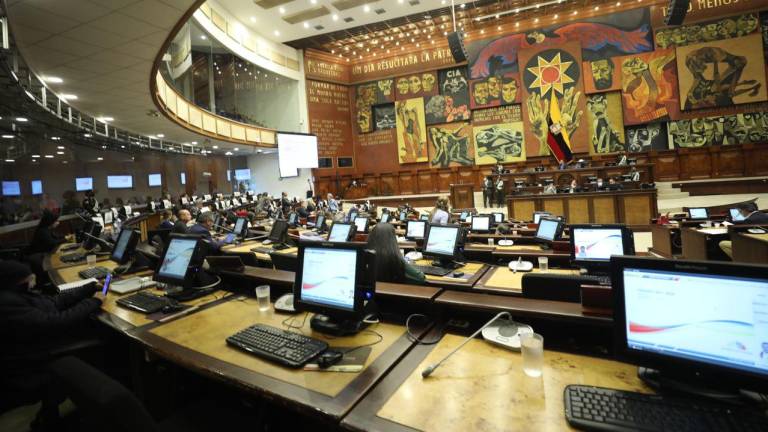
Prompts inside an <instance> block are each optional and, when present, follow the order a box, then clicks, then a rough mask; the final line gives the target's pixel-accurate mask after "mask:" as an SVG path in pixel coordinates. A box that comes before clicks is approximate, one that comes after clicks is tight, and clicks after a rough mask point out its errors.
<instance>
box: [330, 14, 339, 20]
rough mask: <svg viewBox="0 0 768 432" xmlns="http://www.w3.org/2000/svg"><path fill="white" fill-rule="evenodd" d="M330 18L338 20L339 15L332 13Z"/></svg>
mask: <svg viewBox="0 0 768 432" xmlns="http://www.w3.org/2000/svg"><path fill="white" fill-rule="evenodd" d="M331 18H332V19H333V20H334V21H338V20H339V16H338V15H336V14H333V16H332V17H331Z"/></svg>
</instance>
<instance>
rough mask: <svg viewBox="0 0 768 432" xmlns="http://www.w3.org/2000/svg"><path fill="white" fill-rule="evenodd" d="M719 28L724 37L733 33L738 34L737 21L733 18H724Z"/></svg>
mask: <svg viewBox="0 0 768 432" xmlns="http://www.w3.org/2000/svg"><path fill="white" fill-rule="evenodd" d="M718 30H719V33H720V37H722V38H723V39H725V38H729V37H731V36H732V35H735V34H736V21H734V20H732V19H724V20H722V21H720V25H719V28H718Z"/></svg>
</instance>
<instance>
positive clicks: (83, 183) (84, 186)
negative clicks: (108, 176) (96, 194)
mask: <svg viewBox="0 0 768 432" xmlns="http://www.w3.org/2000/svg"><path fill="white" fill-rule="evenodd" d="M75 190H76V191H78V192H82V191H89V190H93V177H77V178H76V179H75Z"/></svg>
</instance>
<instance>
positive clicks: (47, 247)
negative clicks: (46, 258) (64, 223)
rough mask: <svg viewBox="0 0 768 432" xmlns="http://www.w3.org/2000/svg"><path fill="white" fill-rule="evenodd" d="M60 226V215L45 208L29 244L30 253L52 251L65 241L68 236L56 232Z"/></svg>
mask: <svg viewBox="0 0 768 432" xmlns="http://www.w3.org/2000/svg"><path fill="white" fill-rule="evenodd" d="M58 226H59V215H58V214H56V213H54V212H52V211H50V210H47V209H46V210H43V213H42V215H41V216H40V222H38V224H37V228H36V229H35V234H34V235H33V236H32V242H31V243H30V245H29V253H51V252H53V251H54V250H56V248H57V247H58V246H59V245H60V244H62V243H64V242H65V241H66V238H65V237H62V236H60V235H58V234H56V227H58Z"/></svg>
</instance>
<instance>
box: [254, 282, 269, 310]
mask: <svg viewBox="0 0 768 432" xmlns="http://www.w3.org/2000/svg"><path fill="white" fill-rule="evenodd" d="M255 291H256V298H257V299H258V300H259V310H260V311H266V310H269V285H259V286H257V287H256V290H255Z"/></svg>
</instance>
